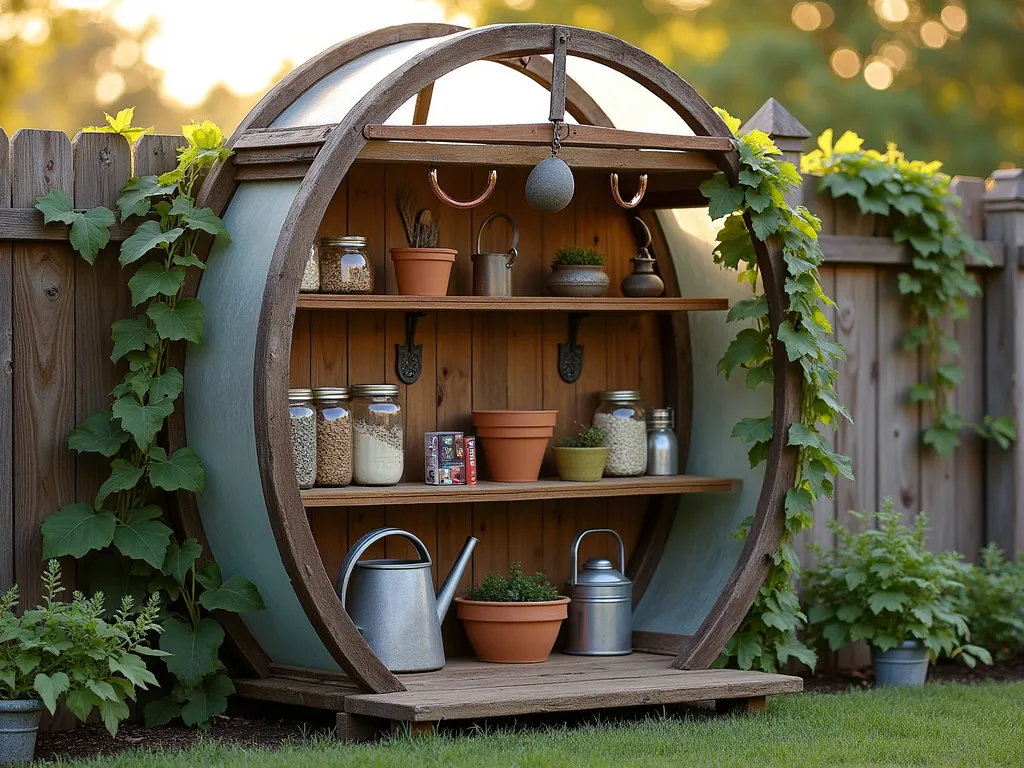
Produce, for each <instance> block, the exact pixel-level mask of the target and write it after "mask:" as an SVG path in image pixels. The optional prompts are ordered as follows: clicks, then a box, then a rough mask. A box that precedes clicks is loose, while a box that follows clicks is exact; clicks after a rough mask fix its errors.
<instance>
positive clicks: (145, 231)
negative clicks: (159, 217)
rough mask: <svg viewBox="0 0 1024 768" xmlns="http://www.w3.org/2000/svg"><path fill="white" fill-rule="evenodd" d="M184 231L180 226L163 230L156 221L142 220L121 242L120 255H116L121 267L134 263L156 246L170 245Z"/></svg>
mask: <svg viewBox="0 0 1024 768" xmlns="http://www.w3.org/2000/svg"><path fill="white" fill-rule="evenodd" d="M184 231H185V230H183V229H182V228H181V227H175V228H174V229H171V230H168V231H167V232H164V231H162V230H161V229H160V225H159V224H158V223H157V222H155V221H144V222H142V223H141V224H140V225H139V226H138V228H136V230H135V233H134V234H133V235H132V236H131V237H129V238H128V239H127V240H125V241H124V242H123V243H121V255H120V256H119V257H118V261H119V262H121V266H122V267H127V266H128V265H129V264H134V263H135V262H136V261H138V260H139V259H141V258H142V257H143V256H145V255H146V254H147V253H149V252H150V251H151V250H153V249H154V248H156V247H157V246H160V245H170V244H171V243H173V242H174V241H175V240H177V239H178V238H179V237H180V236H181V235H182V233H183V232H184Z"/></svg>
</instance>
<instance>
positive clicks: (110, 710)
mask: <svg viewBox="0 0 1024 768" xmlns="http://www.w3.org/2000/svg"><path fill="white" fill-rule="evenodd" d="M96 707H97V709H99V711H100V718H101V719H102V720H103V725H104V726H105V727H106V729H107V732H108V733H109V734H110V735H111V736H117V724H118V723H119V722H121V721H122V720H124V719H125V718H126V717H128V715H130V714H131V712H130V711H129V710H128V705H127V704H125V703H124V702H123V701H121V700H120V699H118V700H117V701H107V700H105V699H104V700H101V701H100V703H99V704H97V705H96Z"/></svg>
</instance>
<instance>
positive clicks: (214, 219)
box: [183, 208, 231, 240]
mask: <svg viewBox="0 0 1024 768" xmlns="http://www.w3.org/2000/svg"><path fill="white" fill-rule="evenodd" d="M183 221H184V223H185V226H186V227H187V228H188V229H191V230H199V231H202V232H208V233H209V234H211V235H214V236H216V237H223V238H226V239H228V240H230V239H231V237H230V235H228V230H227V227H225V226H224V222H223V221H221V220H220V217H219V216H217V214H215V213H214V212H213V210H212V209H210V208H199V209H197V210H195V211H193V212H192V213H190V214H188V215H186V216H185V217H184V219H183Z"/></svg>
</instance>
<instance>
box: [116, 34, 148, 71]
mask: <svg viewBox="0 0 1024 768" xmlns="http://www.w3.org/2000/svg"><path fill="white" fill-rule="evenodd" d="M141 53H142V49H141V48H139V44H138V43H136V42H135V41H134V40H122V41H121V42H119V43H118V44H117V45H116V46H114V50H113V52H112V53H111V54H110V62H111V64H113V65H114V66H115V67H120V68H121V69H128V68H129V67H131V66H134V64H135V62H137V61H138V60H139V55H140V54H141Z"/></svg>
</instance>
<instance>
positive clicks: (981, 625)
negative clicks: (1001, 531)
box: [960, 544, 1024, 659]
mask: <svg viewBox="0 0 1024 768" xmlns="http://www.w3.org/2000/svg"><path fill="white" fill-rule="evenodd" d="M964 585H965V587H966V589H965V590H964V592H963V598H964V599H963V602H962V604H961V607H960V610H961V612H962V613H963V614H964V615H965V616H966V617H967V623H968V624H969V625H970V627H971V637H972V639H973V641H974V642H975V643H976V644H977V645H980V646H982V647H983V648H987V649H988V650H989V652H990V653H991V654H992V655H993V656H995V657H996V658H998V659H1006V658H1009V657H1011V656H1014V655H1016V654H1018V653H1020V652H1021V651H1022V650H1024V561H1017V562H1013V561H1012V560H1007V559H1006V557H1005V555H1004V554H1003V551H1002V550H1001V549H999V547H997V546H996V545H995V544H989V545H988V546H987V547H985V549H983V550H981V564H980V565H968V566H966V568H965V573H964Z"/></svg>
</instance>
